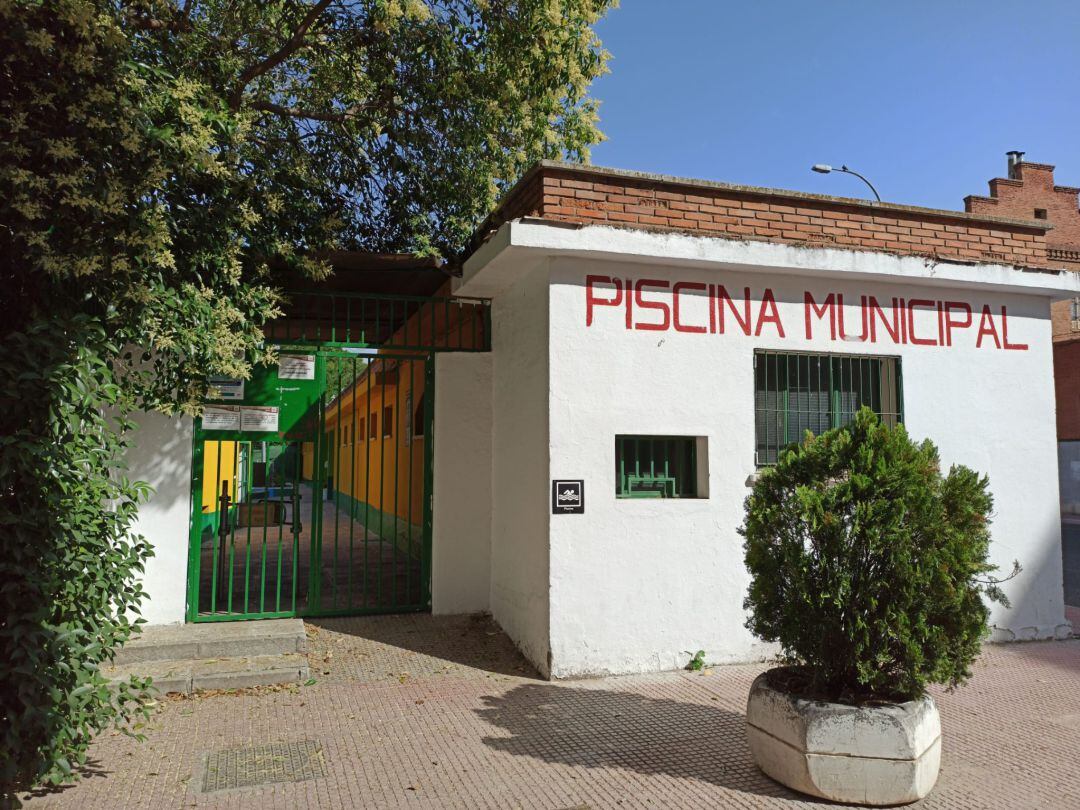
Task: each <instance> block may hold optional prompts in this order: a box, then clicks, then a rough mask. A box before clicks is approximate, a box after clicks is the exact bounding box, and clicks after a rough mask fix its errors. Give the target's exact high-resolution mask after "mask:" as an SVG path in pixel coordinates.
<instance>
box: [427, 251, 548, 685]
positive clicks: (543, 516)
mask: <svg viewBox="0 0 1080 810" xmlns="http://www.w3.org/2000/svg"><path fill="white" fill-rule="evenodd" d="M547 310H548V279H547V271H546V268H544V267H540V268H537V269H534V270H533V271H532V272H531V273H529V274H527V275H525V276H524V277H523V278H521V279H520V280H519V283H518V284H517V285H515V287H514V288H513V289H512V290H509V291H508V292H507V293H506V294H504V295H501V296H499V298H498V299H496V300H495V301H494V302H493V306H492V340H493V345H494V346H497V347H498V348H497V350H496V351H494V352H493V354H492V359H493V361H494V367H493V376H492V403H493V411H492V417H493V420H492V427H493V462H494V463H493V485H494V486H493V495H494V498H493V504H494V509H493V512H492V543H491V612H492V615H493V616H494V617H495V619H496V621H498V622H499V624H500V625H501V626H502V627H503V629H504V630H506V632H507V633H508V634H509V635H510V637H511V638H512V639H514V641H515V643H516V644H517V645H518V647H519V648H520V649H521V651H522V652H523V653H524V654H525V656H526V657H527V658H528V659H529V660H530V661H532V662H533V663H534V664H535V665H536V666H537V667H538V668H539V669H540V671H541V672H543V673H546V672H547V669H548V502H549V501H548V486H549V485H548V466H549V465H548V312H547ZM440 394H441V392H439V393H436V395H435V396H436V401H437V400H438V397H439V396H440Z"/></svg>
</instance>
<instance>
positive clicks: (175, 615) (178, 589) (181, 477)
mask: <svg viewBox="0 0 1080 810" xmlns="http://www.w3.org/2000/svg"><path fill="white" fill-rule="evenodd" d="M133 420H134V421H135V423H136V424H137V425H138V426H139V428H138V430H137V431H136V433H135V434H134V436H133V446H132V448H131V449H130V450H129V451H128V455H127V463H128V469H127V470H126V475H127V476H128V477H129V478H132V479H136V480H141V481H147V482H149V483H150V485H151V486H153V487H154V494H153V496H152V497H151V498H150V501H149V502H148V503H145V504H143V505H142V506H141V507H140V508H139V517H138V520H137V521H136V523H135V527H134V531H135V532H136V533H137V534H141V535H143V536H144V537H145V538H146V539H147V540H148V541H149V542H150V544H151V545H152V546H153V548H154V556H153V557H151V558H150V559H149V560H148V561H147V563H146V571H145V574H144V576H143V587H144V588H145V589H146V592H147V598H146V600H145V601H144V603H143V607H142V616H143V618H144V619H146V621H147V623H148V624H176V623H179V622H183V621H184V607H185V603H186V599H187V562H188V561H187V557H188V522H189V520H190V514H191V429H192V421H191V419H190V418H189V417H168V416H164V415H163V414H160V413H142V414H136V415H135V416H134V418H133Z"/></svg>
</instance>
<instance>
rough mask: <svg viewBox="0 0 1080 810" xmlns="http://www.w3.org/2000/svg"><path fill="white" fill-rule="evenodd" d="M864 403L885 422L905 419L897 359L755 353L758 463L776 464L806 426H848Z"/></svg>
mask: <svg viewBox="0 0 1080 810" xmlns="http://www.w3.org/2000/svg"><path fill="white" fill-rule="evenodd" d="M864 405H865V406H867V407H869V408H870V409H872V410H873V411H874V412H875V413H877V414H878V415H879V416H880V417H881V418H882V420H883V421H884V422H885V423H886V424H889V425H895V424H897V423H898V422H902V421H904V412H903V384H902V377H901V373H900V358H898V357H867V356H858V355H837V354H798V353H794V352H766V351H760V352H755V353H754V422H755V432H756V441H757V463H758V465H768V464H775V463H776V459H777V457H778V456H779V454H780V451H781V450H782V449H783V448H785V447H787V446H788V445H790V444H792V443H794V442H797V441H799V440H800V439H802V437H803V434H804V433H805V432H806V431H807V430H809V431H810V432H811V433H813V434H814V435H818V434H820V433H824V432H825V431H826V430H830V429H831V428H837V427H841V426H842V425H846V424H847V423H848V422H850V421H851V420H852V419H853V418H854V416H855V412H856V411H858V410H859V409H860V408H861V407H863V406H864Z"/></svg>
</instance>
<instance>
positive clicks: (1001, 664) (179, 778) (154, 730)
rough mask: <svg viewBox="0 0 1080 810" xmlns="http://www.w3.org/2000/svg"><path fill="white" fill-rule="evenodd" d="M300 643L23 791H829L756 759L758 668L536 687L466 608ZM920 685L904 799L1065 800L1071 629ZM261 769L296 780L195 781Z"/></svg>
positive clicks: (342, 626) (403, 803)
mask: <svg viewBox="0 0 1080 810" xmlns="http://www.w3.org/2000/svg"><path fill="white" fill-rule="evenodd" d="M310 643H311V653H310V655H311V669H312V673H313V674H314V675H315V677H316V679H317V680H316V682H315V683H314V684H312V685H309V686H303V687H293V688H291V689H288V688H286V689H281V690H280V691H273V690H263V691H261V692H248V693H244V694H225V695H209V696H200V697H198V698H194V699H187V700H165V701H162V702H161V704H160V705H159V708H158V710H157V712H156V714H155V716H154V718H153V723H152V726H151V729H150V731H149V733H148V737H149V738H148V740H147V741H146V742H144V743H141V744H140V743H137V742H134V741H133V740H130V739H128V738H126V737H124V736H122V735H119V734H108V735H105V736H103V737H102V738H101V739H100V740H98V741H97V742H96V743H95V745H94V747H93V752H92V753H93V757H94V766H93V769H92V772H91V773H90V774H89V775H88V776H87V777H86V778H85V780H84V781H83V782H82V783H81V784H79V785H78V786H76V787H73V788H69V789H67V790H64V791H62V792H59V793H52V794H46V795H42V796H39V797H34V798H32V799H31V800H30V801H29V802H28V806H29V807H30V808H39V807H41V808H44V807H71V808H110V810H113V809H114V808H155V810H156V808H173V807H215V808H217V807H223V808H259V809H260V810H269V808H279V807H280V808H315V807H319V808H353V807H356V808H369V807H370V808H382V807H387V808H398V807H401V808H469V810H472V809H473V808H500V810H501V809H502V808H545V810H560V809H562V808H575V809H576V808H595V809H596V810H599V808H678V807H686V808H695V810H700V808H713V807H733V808H806V807H818V808H821V807H828V806H836V805H828V804H822V803H816V802H813V801H809V800H807V799H805V798H799V797H797V796H795V795H794V794H791V793H789V792H788V791H786V790H785V789H783V788H781V787H780V786H779V785H777V784H775V783H774V782H771V781H770V780H769V779H767V778H766V777H765V776H763V775H762V774H761V773H760V772H759V771H758V770H757V769H756V768H755V767H754V765H753V764H752V763H751V761H750V757H749V753H748V750H747V745H746V738H745V734H744V726H743V723H744V721H743V709H744V704H745V698H746V693H747V690H748V688H749V686H750V682H751V680H752V679H753V678H754V676H755V675H756V674H757V673H758V672H760V671H761V669H762V667H761V666H733V667H718V668H715V669H712V670H708V671H706V672H704V673H700V674H699V673H689V672H679V673H668V674H663V675H651V676H634V677H623V678H604V679H598V680H591V681H577V682H561V683H548V682H545V681H541V680H538V679H537V678H536V677H535V675H534V674H533V673H532V671H531V670H530V668H529V667H528V665H527V664H525V662H524V661H523V660H522V659H521V658H520V657H519V656H518V655H517V654H516V652H515V651H514V649H513V647H512V645H510V643H509V641H508V640H507V639H506V637H505V636H504V635H503V634H502V633H501V632H499V630H498V628H497V627H496V626H495V625H494V624H492V623H491V622H490V621H489V620H484V619H476V618H468V617H454V618H432V617H430V616H398V617H383V618H369V619H345V620H334V621H324V622H319V623H318V625H317V626H315V627H313V628H312V631H311V637H310ZM935 697H936V698H937V699H938V701H939V705H940V707H941V714H942V722H943V725H944V735H945V740H944V759H943V769H942V774H941V779H940V781H939V783H938V786H937V788H936V790H935V791H934V793H933V794H931V796H930V797H929V798H928V799H926V800H925V801H923V802H921V803H920V804H918V805H914V806H915V807H918V808H920V810H921V809H922V808H925V809H926V810H929V809H930V808H1002V809H1003V810H1005V809H1006V808H1007V810H1018V809H1019V808H1063V810H1064V809H1068V808H1080V769H1078V768H1077V767H1076V762H1077V752H1080V641H1064V642H1042V643H1030V644H1015V645H1007V646H991V647H987V648H986V650H985V651H984V653H983V656H982V658H981V659H980V661H979V662H978V664H977V665H976V668H975V677H974V679H973V680H972V681H971V683H970V684H969V685H968V686H967V687H965V688H963V689H961V690H959V691H957V692H955V693H953V694H945V693H941V692H935ZM288 743H293V744H296V743H302V745H293V746H291V747H290V746H288V745H286V744H288ZM271 744H278V745H274V746H271ZM258 746H261V747H259V748H255V749H254V750H251V748H252V747H258ZM240 748H243V749H245V750H244V751H231V752H230V753H225V754H223V753H221V752H222V751H224V750H228V749H240ZM208 755H209V759H208ZM260 769H261V770H260ZM275 770H276V771H277V773H278V778H290V777H294V776H297V775H299V776H306V777H309V778H306V779H304V780H303V781H295V782H279V783H276V784H269V785H264V786H261V787H259V786H256V787H245V788H228V787H226V789H222V790H216V791H213V792H203V788H204V787H207V786H210V787H222V786H227V785H230V784H234V783H235V781H236V780H238V779H240V780H242V779H243V778H244V777H245V776H248V777H253V778H255V777H258V775H259V774H262V775H263V776H266V775H267V774H269V773H272V772H274V771H275ZM253 775H254V776H253ZM230 779H232V780H234V781H230Z"/></svg>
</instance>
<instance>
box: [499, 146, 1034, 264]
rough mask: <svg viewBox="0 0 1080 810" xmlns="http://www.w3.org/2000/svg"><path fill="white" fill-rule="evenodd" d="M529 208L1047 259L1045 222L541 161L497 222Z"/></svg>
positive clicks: (813, 241)
mask: <svg viewBox="0 0 1080 810" xmlns="http://www.w3.org/2000/svg"><path fill="white" fill-rule="evenodd" d="M522 216H530V217H540V218H543V219H549V220H560V221H565V222H576V223H583V224H605V225H613V226H625V227H631V228H638V229H641V228H644V229H660V230H676V231H683V232H687V233H693V234H698V235H703V236H719V237H723V238H726V239H752V240H761V241H768V242H784V243H788V244H799V245H815V246H826V247H827V246H838V247H846V248H851V249H855V250H873V251H883V252H888V253H900V254H909V255H918V256H931V257H935V258H939V259H945V260H954V261H966V262H995V263H1002V264H1010V265H1017V266H1025V267H1045V266H1047V254H1046V236H1045V234H1046V229H1045V226H1044V225H1042V224H1041V223H1036V222H1034V221H1030V214H1029V215H1028V216H1026V217H1025V219H1026V220H1029V221H1027V222H1017V221H1013V220H1006V219H1002V218H995V217H987V216H985V215H981V214H980V215H977V216H973V215H967V214H962V213H959V212H948V211H936V210H931V209H925V208H914V207H911V206H902V205H892V204H887V203H885V204H881V203H878V204H874V203H869V202H867V203H863V202H859V201H853V200H845V199H841V198H834V197H823V196H820V195H811V194H800V193H798V192H785V191H773V190H769V189H755V188H751V187H746V186H729V185H722V184H716V183H705V182H697V181H688V180H687V181H684V180H677V179H668V178H653V177H649V176H642V175H636V174H633V173H624V172H616V171H613V170H607V169H597V168H593V167H583V166H569V165H565V164H551V163H543V164H540V165H538V166H537V167H535V168H534V169H533V170H532V171H530V172H529V173H528V174H527V175H526V176H525V177H524V178H523V179H522V181H521V182H520V183H518V185H517V186H515V188H514V189H513V191H512V192H511V193H510V195H509V196H508V197H507V198H506V200H505V201H504V203H503V204H502V205H501V206H500V208H499V209H498V210H497V211H496V213H495V215H494V216H493V218H492V220H491V221H490V223H489V225H490V227H497V226H498V224H499V223H501V222H504V221H506V220H510V219H516V218H518V217H522Z"/></svg>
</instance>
